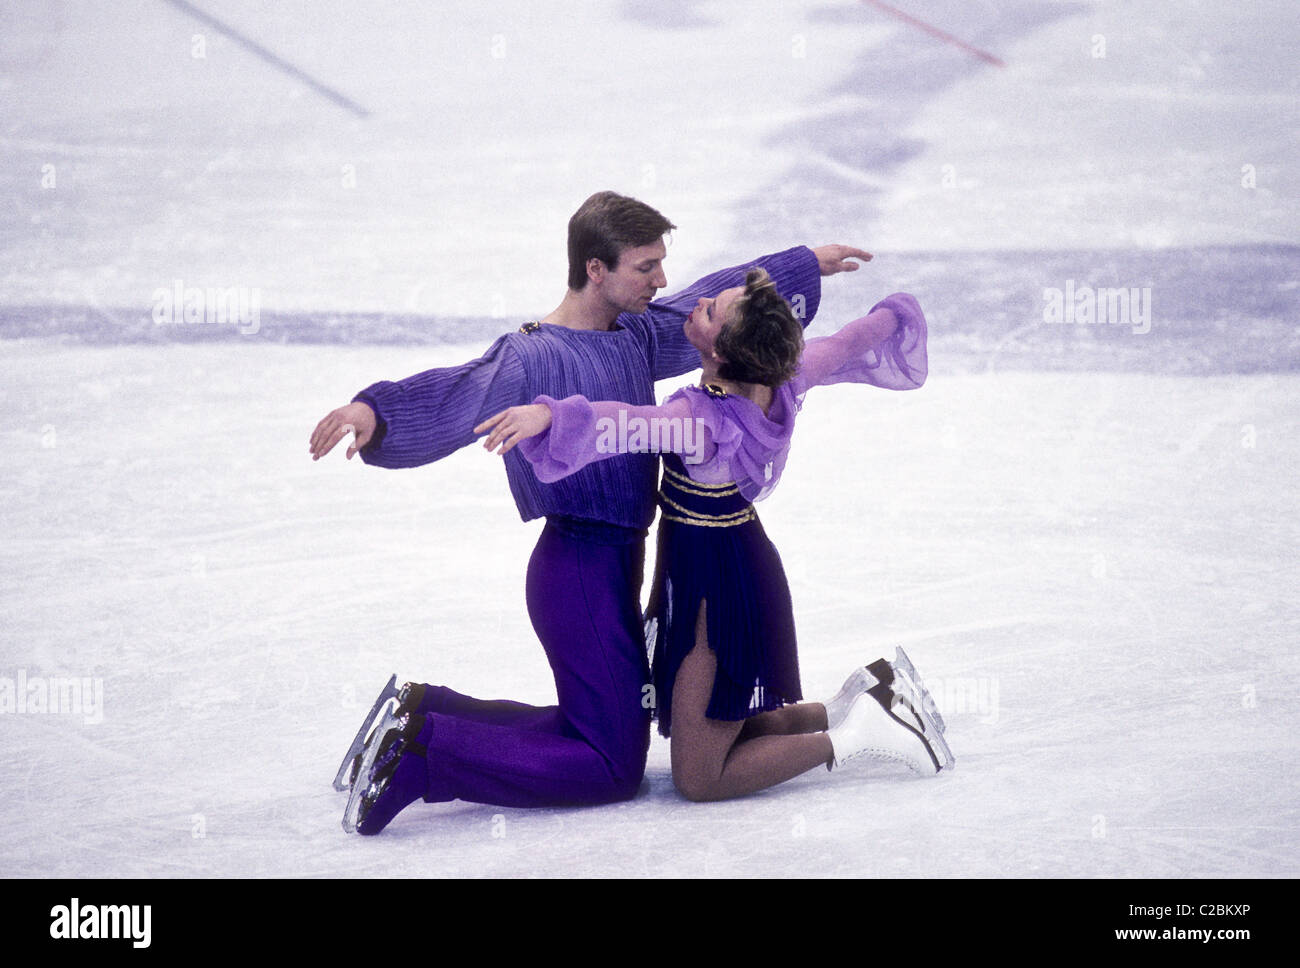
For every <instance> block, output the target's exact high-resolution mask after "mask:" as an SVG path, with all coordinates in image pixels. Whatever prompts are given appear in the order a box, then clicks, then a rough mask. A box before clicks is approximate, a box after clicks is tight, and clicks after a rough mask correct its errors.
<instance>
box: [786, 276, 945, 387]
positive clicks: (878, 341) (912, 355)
mask: <svg viewBox="0 0 1300 968" xmlns="http://www.w3.org/2000/svg"><path fill="white" fill-rule="evenodd" d="M882 309H887V310H889V311H890V312H888V313H885V312H879V310H882ZM891 315H892V316H893V319H894V321H895V323H896V324H891V320H890V316H891ZM926 336H927V329H926V323H925V314H924V313H922V312H921V307H920V305H918V304H917V301H916V299H915V298H913V297H912V296H911V295H910V294H909V293H905V292H896V293H894V294H893V295H892V296H888V297H886V298H885V299H882V300H881V301H880V302H878V303H876V305H874V306H872V307H871V312H870V313H868V314H867V315H866V316H863V317H862V318H861V319H855V320H854V321H853V322H851V323H849V324H848V325H847V326H845V327H844V328H843V329H841V330H840V331H839V332H837V333H834V334H832V335H830V336H822V337H818V338H816V339H810V340H808V342H807V344H806V345H805V346H804V352H803V359H802V360H801V362H800V366H799V372H798V374H796V376H795V378H794V380H792V381H791V389H792V390H794V392H795V394H796V395H797V394H802V393H803V392H805V391H806V390H807V389H808V388H809V387H815V386H825V385H827V384H831V383H867V384H870V385H871V386H875V387H880V388H882V389H885V390H915V389H916V388H917V387H919V386H921V385H922V384H924V383H925V378H926V376H927V374H928V373H929V360H928V357H927V355H926Z"/></svg>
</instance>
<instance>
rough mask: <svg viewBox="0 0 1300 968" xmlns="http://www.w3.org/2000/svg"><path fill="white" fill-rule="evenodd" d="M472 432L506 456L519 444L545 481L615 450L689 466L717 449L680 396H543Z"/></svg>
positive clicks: (563, 474)
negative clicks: (660, 400) (652, 402)
mask: <svg viewBox="0 0 1300 968" xmlns="http://www.w3.org/2000/svg"><path fill="white" fill-rule="evenodd" d="M474 432H475V433H484V432H486V433H487V438H486V439H485V440H484V441H483V446H484V447H485V448H486V449H487V450H488V451H494V450H495V451H496V452H497V453H499V454H505V453H506V452H507V451H509V450H511V449H512V448H514V447H515V446H516V445H518V446H519V449H520V452H521V453H522V454H523V455H524V457H526V458H527V459H528V460H529V462H530V463H531V464H532V465H533V471H534V472H535V473H536V474H537V478H538V480H540V481H543V482H545V483H548V484H549V483H552V482H554V481H558V480H559V479H560V478H562V477H567V476H568V475H569V474H572V473H574V472H575V471H578V470H581V469H582V468H583V467H586V466H587V465H588V464H590V463H592V462H594V461H598V460H605V459H607V458H610V457H617V456H618V455H620V454H647V453H649V454H663V453H674V454H681V455H682V457H683V459H684V460H685V461H686V462H687V463H691V464H694V463H700V462H702V461H705V460H708V459H709V458H710V457H711V456H712V455H713V453H714V452H715V451H716V448H715V447H714V445H713V441H712V438H711V434H710V432H709V428H708V427H707V426H706V424H705V422H704V421H703V420H701V419H697V418H696V417H695V415H694V414H693V413H692V411H691V407H690V403H689V402H688V401H687V400H686V399H685V398H684V397H683V396H674V397H673V398H672V399H670V400H669V401H668V402H667V403H664V404H662V405H660V406H633V405H632V404H628V403H623V402H622V401H619V400H599V401H595V402H592V401H590V400H588V399H587V398H586V397H582V396H577V395H575V396H571V397H565V398H564V399H563V400H554V399H552V398H551V397H548V396H545V395H543V396H539V397H537V399H536V401H534V402H533V403H531V404H525V405H523V406H518V407H510V408H508V409H506V410H503V411H501V412H500V413H498V414H495V415H494V416H492V417H489V418H488V419H487V420H485V421H483V422H482V423H481V424H479V425H478V426H477V427H475V428H474Z"/></svg>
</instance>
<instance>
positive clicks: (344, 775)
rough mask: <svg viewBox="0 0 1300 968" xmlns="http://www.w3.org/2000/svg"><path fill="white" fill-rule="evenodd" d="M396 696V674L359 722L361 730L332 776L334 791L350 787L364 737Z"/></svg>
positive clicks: (363, 744) (364, 741) (363, 743)
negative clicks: (355, 761) (380, 712)
mask: <svg viewBox="0 0 1300 968" xmlns="http://www.w3.org/2000/svg"><path fill="white" fill-rule="evenodd" d="M396 695H397V674H396V673H394V674H393V675H392V676H390V677H389V679H388V685H386V686H384V688H383V689H382V690H381V691H380V693H379V698H378V699H376V700H375V704H374V705H373V706H371V707H370V712H368V713H366V718H365V719H364V720H362V721H361V729H359V730H357V735H356V738H355V739H353V740H352V745H351V746H349V747H348V751H347V753H346V754H344V756H343V762H342V763H340V764H339V771H338V773H336V774H335V775H334V789H335V790H346V789H348V787H349V786H351V783H350V782H349V781H350V780H351V775H352V761H353V760H355V759H356V758H357V754H358V753H360V752H361V750H362V749H363V748H364V747H365V745H366V737H367V736H369V735H370V727H371V726H373V725H374V722H375V719H376V717H377V716H378V715H379V710H380V707H382V706H383V705H384V703H386V702H387V701H388V700H389V699H392V698H394V697H395V696H396Z"/></svg>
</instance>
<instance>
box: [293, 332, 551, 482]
mask: <svg viewBox="0 0 1300 968" xmlns="http://www.w3.org/2000/svg"><path fill="white" fill-rule="evenodd" d="M507 341H508V337H506V336H503V337H501V338H500V339H498V340H497V341H496V342H495V343H494V344H493V345H492V347H491V348H490V349H489V350H488V351H487V352H486V353H485V354H483V356H481V357H479V358H478V359H477V360H471V361H470V362H469V363H465V364H462V365H460V366H451V367H440V368H437V369H433V370H426V371H424V372H423V373H417V374H415V375H414V376H410V377H407V378H406V379H405V380H399V381H397V382H390V381H387V380H385V381H381V382H379V383H375V384H372V385H371V386H368V387H366V389H364V390H362V391H361V392H360V393H358V394H357V395H356V396H355V397H354V398H353V400H352V403H350V404H348V405H346V406H343V407H339V408H338V409H337V410H334V411H332V412H331V413H329V414H327V415H326V416H325V418H324V419H323V420H321V422H320V423H319V424H317V425H316V429H315V431H314V432H313V433H312V436H311V442H310V450H311V455H312V459H313V460H319V459H320V458H322V457H324V456H325V455H326V454H328V453H329V452H330V450H332V449H333V448H334V446H335V445H336V444H338V442H339V441H340V440H342V439H343V438H344V437H345V436H346V435H347V430H346V427H347V426H348V425H349V424H350V425H351V426H352V427H353V428H354V429H355V430H356V440H355V442H354V443H353V444H352V445H351V446H350V447H349V448H348V454H347V456H348V458H349V459H350V458H351V457H352V455H353V454H355V453H358V452H359V453H360V454H361V459H362V460H363V461H365V462H366V463H367V464H374V465H376V466H379V467H418V466H420V465H421V464H428V463H431V462H433V461H435V460H439V459H440V458H442V457H445V456H447V455H448V454H450V453H452V452H453V451H455V450H458V449H460V448H461V447H464V446H465V445H466V444H468V443H470V442H471V441H473V440H474V439H475V437H476V436H477V435H476V434H475V433H474V425H475V424H477V423H480V422H481V421H482V420H483V419H484V418H485V417H489V416H491V415H492V414H494V413H498V412H500V411H501V410H504V409H505V408H506V407H512V406H515V405H516V404H519V403H527V402H528V401H527V400H526V399H525V392H526V388H525V386H524V378H523V367H522V365H521V364H520V362H519V359H518V357H517V356H516V355H515V353H514V352H513V351H512V350H511V349H510V347H509V345H508V342H507Z"/></svg>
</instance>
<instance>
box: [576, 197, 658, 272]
mask: <svg viewBox="0 0 1300 968" xmlns="http://www.w3.org/2000/svg"><path fill="white" fill-rule="evenodd" d="M675 228H677V226H676V225H674V224H673V223H672V222H670V221H668V219H666V218H664V217H663V215H661V214H660V213H659V212H657V211H655V210H654V209H653V208H651V207H650V206H649V205H647V204H646V203H645V202H639V201H637V200H636V199H635V198H629V197H628V196H626V195H619V194H618V193H617V192H597V193H596V194H595V195H592V196H591V197H590V198H589V199H587V200H586V201H585V202H583V203H582V205H581V206H579V208H578V210H577V211H576V212H574V213H573V217H572V218H570V219H569V288H570V289H574V290H580V289H582V288H583V287H585V286H586V285H587V260H588V259H599V260H600V261H601V262H603V263H605V265H606V266H608V267H609V269H610V270H611V271H612V270H614V269H617V268H618V257H619V254H620V253H621V252H622V251H623V250H624V249H635V248H637V247H638V246H642V245H649V244H650V243H652V242H657V241H659V240H660V239H662V238H663V237H664V234H665V233H666V232H669V231H671V230H672V229H675Z"/></svg>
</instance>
